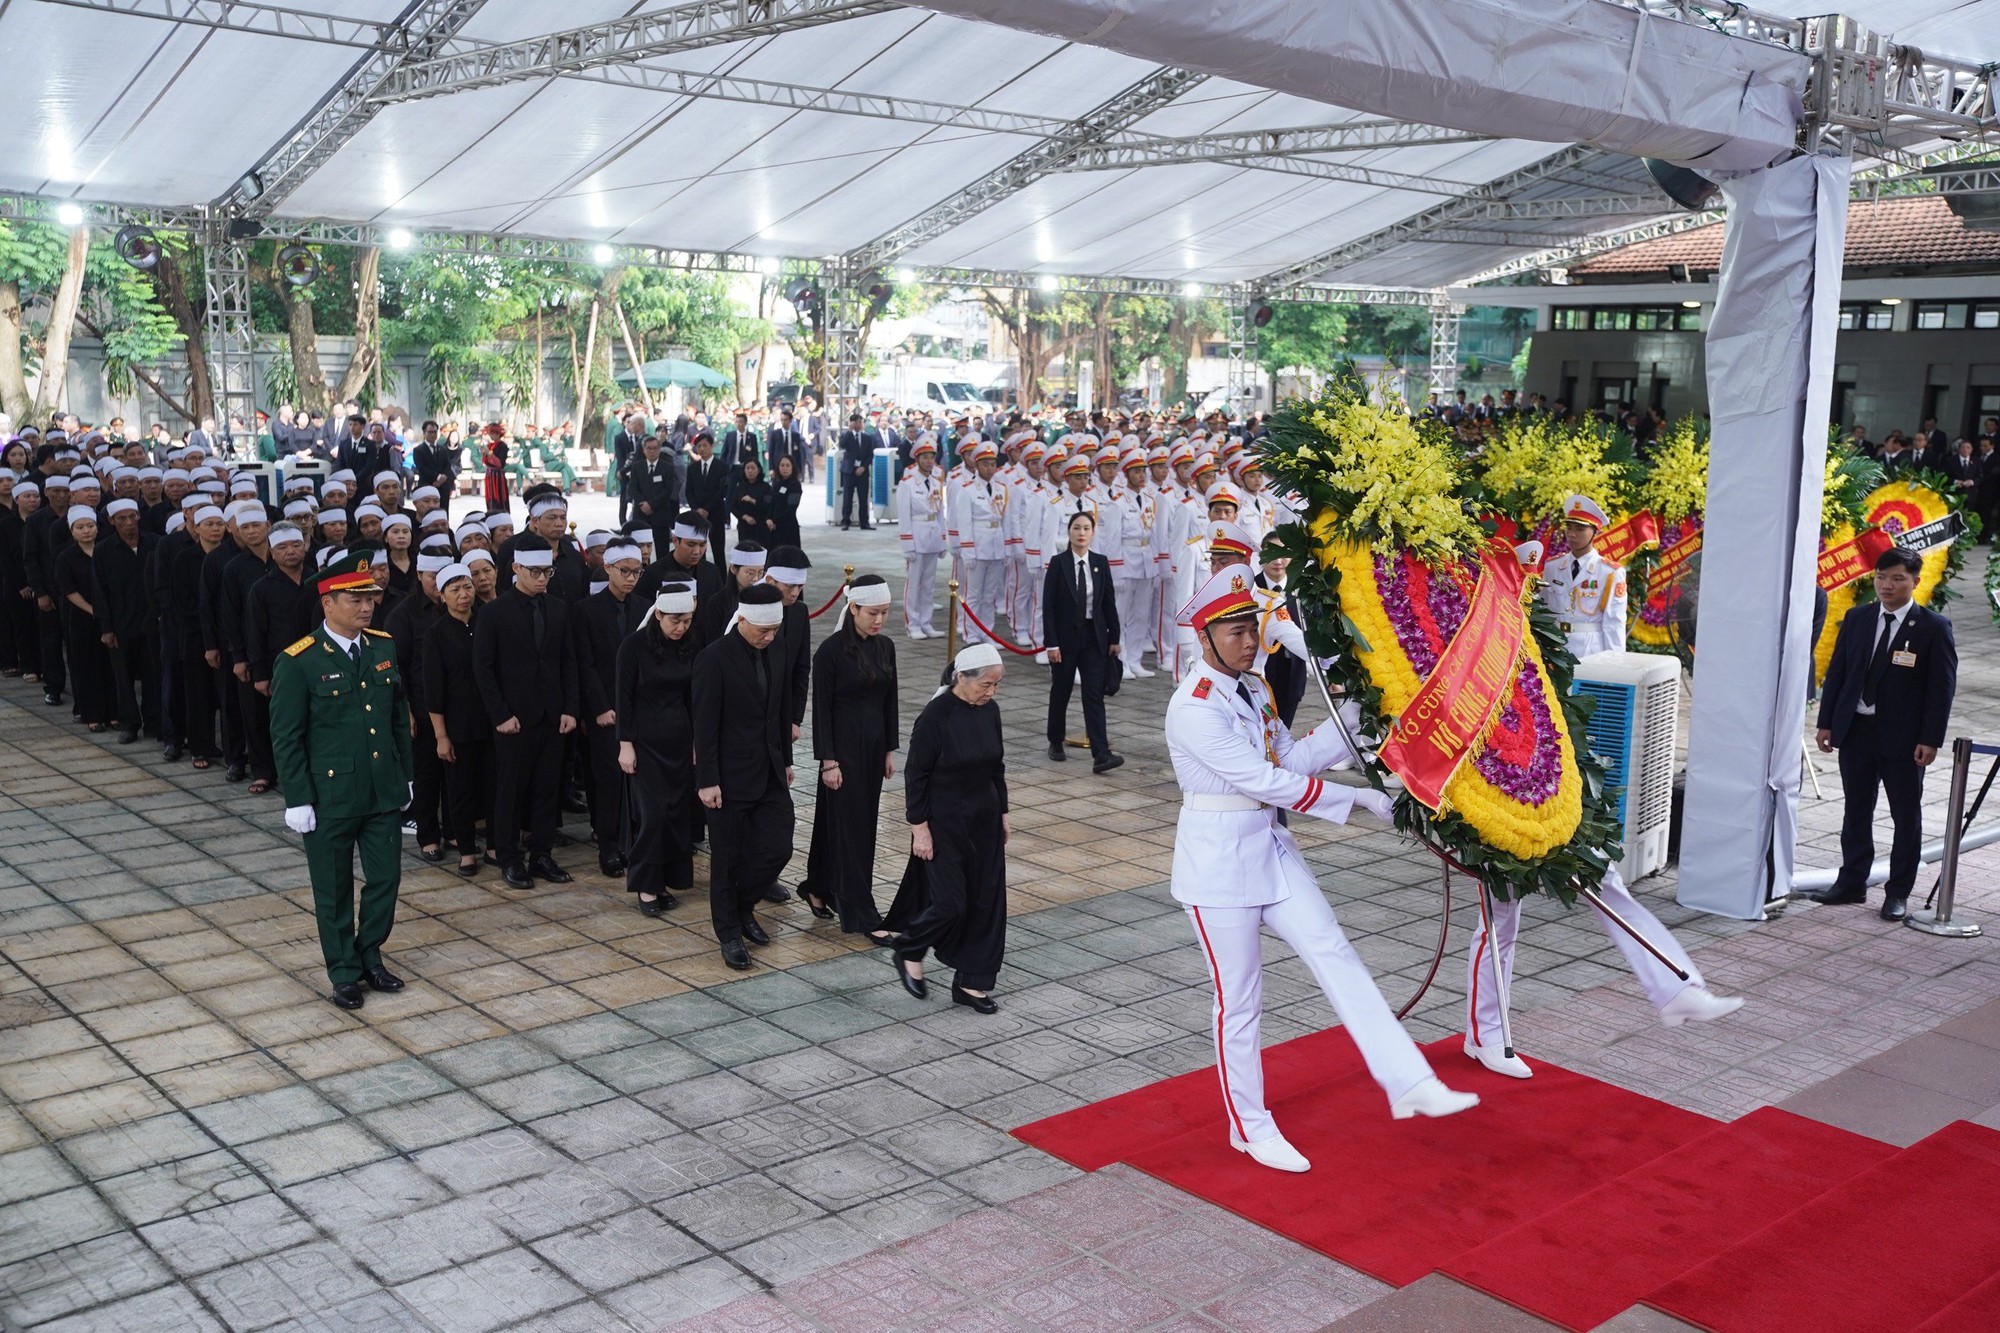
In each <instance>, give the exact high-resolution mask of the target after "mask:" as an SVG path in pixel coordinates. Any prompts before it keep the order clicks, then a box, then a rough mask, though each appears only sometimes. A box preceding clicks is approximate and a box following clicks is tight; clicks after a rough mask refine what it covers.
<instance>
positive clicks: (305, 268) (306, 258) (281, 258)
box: [276, 241, 319, 287]
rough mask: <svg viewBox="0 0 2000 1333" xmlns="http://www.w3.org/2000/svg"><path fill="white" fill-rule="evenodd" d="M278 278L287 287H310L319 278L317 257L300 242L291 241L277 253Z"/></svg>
mask: <svg viewBox="0 0 2000 1333" xmlns="http://www.w3.org/2000/svg"><path fill="white" fill-rule="evenodd" d="M276 267H277V270H278V276H279V277H281V278H283V279H284V281H285V285H286V286H287V287H310V286H312V284H313V279H315V278H317V277H318V276H319V256H317V255H315V254H314V253H313V252H312V251H311V250H309V249H307V248H306V246H305V244H304V243H303V242H301V241H293V242H292V243H291V244H290V245H288V246H286V247H284V248H283V249H282V250H280V251H278V262H277V265H276Z"/></svg>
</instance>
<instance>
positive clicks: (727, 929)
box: [693, 583, 793, 972]
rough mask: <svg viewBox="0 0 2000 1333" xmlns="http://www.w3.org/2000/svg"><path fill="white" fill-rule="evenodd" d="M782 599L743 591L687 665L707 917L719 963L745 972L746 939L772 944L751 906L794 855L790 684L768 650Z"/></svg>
mask: <svg viewBox="0 0 2000 1333" xmlns="http://www.w3.org/2000/svg"><path fill="white" fill-rule="evenodd" d="M784 618H785V605H784V598H783V597H782V595H781V594H780V593H779V592H778V590H777V589H776V588H774V587H772V586H771V585H770V584H768V583H759V584H753V585H752V586H750V587H748V588H745V589H744V590H743V593H742V601H741V604H740V605H739V606H738V608H737V620H736V623H735V624H734V625H733V626H731V627H730V629H729V631H728V632H727V633H725V634H724V635H723V636H722V637H721V638H720V639H717V640H716V641H715V642H714V643H711V644H710V645H709V646H708V647H706V648H704V649H702V650H701V653H700V654H699V655H698V656H697V657H696V658H695V660H694V684H693V689H694V763H695V783H696V795H697V796H699V797H700V799H701V803H702V805H703V806H705V807H706V808H707V810H708V811H709V812H710V813H709V820H710V822H711V824H712V826H713V836H712V837H711V839H710V841H709V846H710V848H711V849H712V850H711V852H710V859H709V888H708V902H709V915H710V919H711V920H712V922H713V923H714V927H715V938H716V940H717V942H718V943H720V944H721V946H722V960H723V962H725V963H727V964H728V965H729V966H730V967H732V968H734V969H735V970H737V971H739V972H742V971H746V970H748V968H749V966H750V952H749V950H748V949H746V948H745V947H744V941H745V940H748V941H749V942H750V943H752V944H769V943H770V942H771V937H770V936H769V935H768V934H766V933H765V931H764V928H763V927H762V926H760V925H759V924H758V923H757V917H756V913H755V910H754V909H755V907H756V904H757V899H758V898H759V897H760V896H761V895H762V894H763V892H764V890H765V887H766V886H767V885H769V884H771V883H772V882H773V881H775V880H776V879H777V878H778V873H779V872H780V871H782V870H783V869H784V868H785V862H786V861H788V860H790V859H791V855H792V831H793V809H792V792H791V784H792V745H791V739H790V732H789V729H788V727H787V715H788V712H789V704H788V702H787V698H786V692H787V686H788V682H787V681H786V680H785V678H784V675H785V673H784V671H783V669H782V663H780V662H778V661H775V660H773V657H772V653H771V651H770V649H771V645H772V644H773V642H774V641H775V640H776V639H777V637H778V630H779V627H780V625H782V624H783V623H784Z"/></svg>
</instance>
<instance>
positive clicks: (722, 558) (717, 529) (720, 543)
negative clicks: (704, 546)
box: [708, 518, 729, 582]
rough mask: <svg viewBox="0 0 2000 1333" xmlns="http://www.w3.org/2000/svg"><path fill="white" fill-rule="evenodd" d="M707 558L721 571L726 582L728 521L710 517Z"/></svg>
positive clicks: (727, 573)
mask: <svg viewBox="0 0 2000 1333" xmlns="http://www.w3.org/2000/svg"><path fill="white" fill-rule="evenodd" d="M708 558H709V559H710V560H713V561H714V562H715V567H716V568H717V569H719V570H721V571H722V577H723V579H724V581H725V582H726V581H727V580H728V578H729V521H728V520H727V519H721V518H715V519H710V520H709V523H708Z"/></svg>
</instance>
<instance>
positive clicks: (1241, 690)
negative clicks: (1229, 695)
mask: <svg viewBox="0 0 2000 1333" xmlns="http://www.w3.org/2000/svg"><path fill="white" fill-rule="evenodd" d="M1236 697H1237V698H1239V699H1241V700H1242V701H1243V702H1244V704H1245V705H1247V706H1248V707H1249V709H1250V711H1251V712H1253V713H1254V712H1256V711H1257V701H1256V700H1255V699H1252V698H1251V697H1250V687H1249V686H1248V685H1245V684H1244V683H1243V680H1242V678H1241V677H1240V676H1239V677H1238V678H1237V681H1236Z"/></svg>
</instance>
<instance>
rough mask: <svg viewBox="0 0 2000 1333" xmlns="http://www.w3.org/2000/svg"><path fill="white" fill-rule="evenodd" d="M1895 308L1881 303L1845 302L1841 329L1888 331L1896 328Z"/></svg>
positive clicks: (1842, 307)
mask: <svg viewBox="0 0 2000 1333" xmlns="http://www.w3.org/2000/svg"><path fill="white" fill-rule="evenodd" d="M1895 322H1896V312H1895V309H1894V307H1892V306H1886V305H1883V304H1882V303H1881V302H1880V301H1845V302H1842V303H1841V307H1840V327H1841V328H1843V329H1849V330H1852V329H1877V330H1879V329H1888V328H1893V327H1895Z"/></svg>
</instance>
